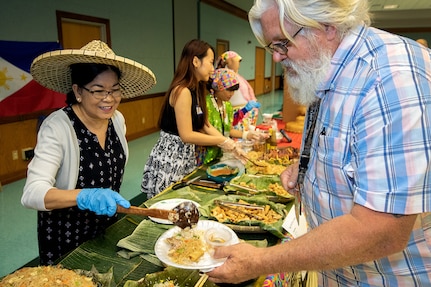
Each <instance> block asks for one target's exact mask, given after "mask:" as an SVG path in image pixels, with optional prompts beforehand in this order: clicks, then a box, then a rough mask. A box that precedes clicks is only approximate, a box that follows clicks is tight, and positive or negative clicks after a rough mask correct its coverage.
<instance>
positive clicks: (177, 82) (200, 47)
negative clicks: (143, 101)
mask: <svg viewBox="0 0 431 287" xmlns="http://www.w3.org/2000/svg"><path fill="white" fill-rule="evenodd" d="M209 49H211V50H212V51H213V52H214V48H213V47H212V46H211V45H210V44H208V43H207V42H205V41H202V40H199V39H193V40H191V41H189V42H188V43H187V44H186V45H185V46H184V48H183V51H182V53H181V58H180V61H179V63H178V66H177V69H176V70H175V74H174V78H173V79H172V82H171V85H170V86H169V89H168V91H167V92H166V95H165V100H164V103H163V107H162V113H163V111H164V110H165V108H166V105H169V96H170V94H171V92H172V90H173V89H175V88H177V87H178V88H177V89H176V91H175V94H178V93H179V92H180V91H181V90H182V89H183V88H188V89H190V90H191V91H196V96H197V97H198V102H199V103H200V107H201V109H202V112H203V115H204V117H205V122H207V118H208V111H207V105H206V101H205V96H206V82H202V81H199V80H198V78H197V77H196V74H195V67H194V66H193V58H194V57H197V58H198V59H200V60H202V59H203V58H204V57H206V56H207V54H208V50H209ZM161 116H162V115H161ZM160 121H161V119H160V118H159V125H160Z"/></svg>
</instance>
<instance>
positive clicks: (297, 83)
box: [282, 49, 331, 106]
mask: <svg viewBox="0 0 431 287" xmlns="http://www.w3.org/2000/svg"><path fill="white" fill-rule="evenodd" d="M317 53H318V54H319V56H318V57H314V59H308V60H306V61H300V62H295V63H294V62H292V61H289V60H284V61H283V62H282V65H283V66H284V73H285V81H286V83H287V86H288V91H289V94H290V96H291V97H292V99H293V101H295V102H296V103H298V104H301V105H304V106H309V105H310V104H312V103H313V102H314V101H316V100H317V97H316V90H317V87H318V86H319V85H320V84H321V83H322V82H323V81H324V79H325V78H326V77H327V74H328V72H329V69H330V65H331V55H329V53H328V52H325V51H323V50H322V49H318V51H317Z"/></svg>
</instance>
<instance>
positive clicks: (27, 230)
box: [0, 90, 283, 277]
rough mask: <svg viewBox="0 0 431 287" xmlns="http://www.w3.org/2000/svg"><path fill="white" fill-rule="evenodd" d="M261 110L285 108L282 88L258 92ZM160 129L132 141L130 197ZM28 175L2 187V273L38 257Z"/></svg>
mask: <svg viewBox="0 0 431 287" xmlns="http://www.w3.org/2000/svg"><path fill="white" fill-rule="evenodd" d="M258 101H259V102H260V103H261V105H262V106H261V108H260V113H259V119H258V123H260V122H261V121H262V119H261V114H263V113H277V112H279V111H280V110H281V107H282V101H283V92H282V91H281V90H278V91H275V92H272V93H269V94H265V95H262V96H258ZM158 137H159V133H158V132H156V133H153V134H150V135H147V136H144V137H141V138H139V139H135V140H133V141H130V142H129V151H130V158H129V161H128V163H127V166H126V170H125V174H124V179H123V185H122V187H121V194H122V195H123V196H124V198H126V199H128V200H134V199H136V198H137V197H141V196H142V194H141V193H140V185H141V176H142V170H143V167H144V164H145V161H146V159H147V157H148V154H149V153H150V151H151V148H152V147H153V145H154V144H155V143H156V141H157V139H158ZM24 184H25V179H22V180H18V181H16V182H13V183H10V184H6V185H4V186H3V190H2V191H0V277H2V276H4V275H7V274H9V273H11V272H13V271H14V270H16V269H18V268H20V267H22V266H24V265H26V264H27V263H28V262H35V261H37V257H38V248H37V234H36V215H37V213H36V211H35V210H31V209H26V208H24V207H23V206H22V205H21V202H20V200H21V194H22V189H23V187H24Z"/></svg>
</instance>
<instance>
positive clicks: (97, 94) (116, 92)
mask: <svg viewBox="0 0 431 287" xmlns="http://www.w3.org/2000/svg"><path fill="white" fill-rule="evenodd" d="M81 88H83V89H84V90H86V91H87V92H89V93H90V94H91V95H92V96H93V97H94V98H95V99H97V100H104V99H106V97H108V96H112V97H114V98H119V97H121V88H118V89H112V90H110V91H107V90H94V91H93V90H90V89H87V88H86V87H84V86H82V87H81Z"/></svg>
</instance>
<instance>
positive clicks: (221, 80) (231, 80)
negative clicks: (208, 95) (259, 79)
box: [210, 68, 239, 91]
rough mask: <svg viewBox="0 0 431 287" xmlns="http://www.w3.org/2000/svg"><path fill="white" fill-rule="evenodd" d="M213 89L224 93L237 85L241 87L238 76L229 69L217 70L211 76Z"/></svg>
mask: <svg viewBox="0 0 431 287" xmlns="http://www.w3.org/2000/svg"><path fill="white" fill-rule="evenodd" d="M210 78H211V80H212V83H211V87H212V88H213V89H214V90H216V91H224V90H227V89H229V88H231V87H233V86H235V85H239V81H238V76H237V74H236V73H235V72H234V71H232V70H230V69H227V68H220V69H216V70H215V71H214V72H213V73H212V74H211V76H210Z"/></svg>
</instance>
